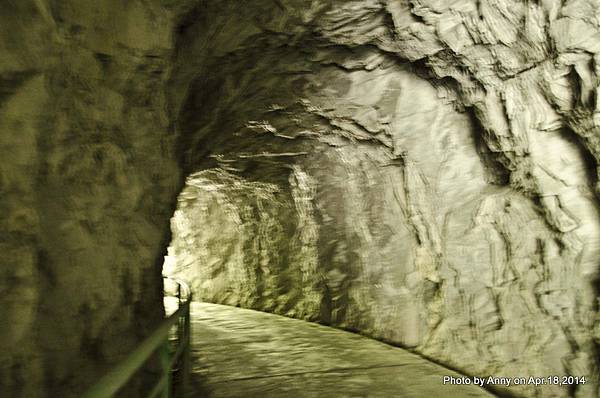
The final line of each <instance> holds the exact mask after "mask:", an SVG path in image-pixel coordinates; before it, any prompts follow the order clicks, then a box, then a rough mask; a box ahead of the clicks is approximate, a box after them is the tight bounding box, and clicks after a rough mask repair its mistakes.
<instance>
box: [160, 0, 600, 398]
mask: <svg viewBox="0 0 600 398" xmlns="http://www.w3.org/2000/svg"><path fill="white" fill-rule="evenodd" d="M309 3H310V4H309ZM236 7H237V6H236V3H235V2H220V3H219V6H218V7H216V6H215V5H214V4H212V3H211V2H207V3H205V4H204V5H203V7H202V8H201V9H197V10H195V11H194V12H193V13H192V14H190V19H189V22H188V23H187V24H186V25H185V26H184V28H183V29H181V30H180V35H179V39H178V43H179V44H180V45H179V46H178V56H177V59H176V66H175V69H174V70H175V71H176V73H174V76H175V77H174V80H173V90H174V91H178V92H179V93H180V95H179V97H177V99H176V101H175V103H176V104H182V105H183V111H182V113H181V115H180V118H179V126H180V128H181V132H182V135H183V141H182V142H183V143H184V149H185V153H184V155H185V158H186V160H187V161H188V164H190V165H194V166H193V167H192V168H190V171H198V170H205V171H201V172H200V173H198V174H194V177H193V178H190V180H189V181H190V184H189V186H188V188H186V190H185V191H184V195H185V197H186V200H185V205H182V206H181V207H180V211H179V212H178V213H177V216H176V217H175V219H174V223H173V230H174V232H175V239H174V242H173V248H172V252H171V254H172V255H173V257H174V258H173V260H174V261H175V265H174V267H175V269H176V270H177V269H178V267H180V268H179V272H180V273H182V274H183V275H184V276H186V277H188V278H190V279H192V280H193V283H194V285H195V287H196V289H197V290H198V295H199V297H200V298H201V299H204V300H209V301H214V302H221V303H228V304H234V305H242V306H247V307H252V308H257V309H261V310H266V311H274V312H278V313H282V314H286V315H289V316H295V317H301V318H305V319H310V320H316V321H321V322H325V323H331V324H334V325H337V326H341V327H345V328H350V329H353V330H358V331H360V332H363V333H366V334H368V335H371V336H374V337H377V338H381V339H385V340H388V341H391V342H395V343H398V344H401V345H404V346H407V347H411V348H413V349H414V350H415V351H417V352H419V353H421V354H423V355H426V356H429V357H431V358H433V359H435V360H437V361H440V362H442V363H445V364H447V365H449V366H452V367H455V368H458V369H461V370H463V371H465V372H467V373H470V374H473V375H481V374H484V375H489V374H492V375H505V376H529V375H550V374H559V375H560V374H570V375H585V376H586V377H587V381H588V382H587V383H586V384H585V385H580V386H577V387H574V388H560V387H544V388H543V389H535V388H534V387H531V386H527V387H513V388H511V389H510V391H509V392H511V393H515V394H518V395H523V396H533V395H535V394H544V395H546V394H550V395H553V396H554V395H555V396H567V395H575V396H581V397H583V396H589V397H592V396H597V395H598V376H597V375H598V373H599V372H598V364H599V358H598V344H599V330H600V323H599V317H598V305H599V303H598V295H599V294H598V254H599V253H598V249H599V243H600V242H599V239H600V228H599V223H598V213H597V211H598V210H597V208H598V206H597V198H596V194H597V189H596V184H597V180H598V177H597V172H596V170H595V168H596V166H597V159H598V157H597V146H596V143H595V140H596V137H597V136H598V121H597V120H595V118H596V119H597V116H596V117H595V116H594V115H597V114H598V113H597V110H598V109H597V101H596V95H597V94H596V93H597V87H598V86H599V83H598V79H597V71H596V62H597V56H596V55H595V54H596V53H597V52H598V50H599V49H597V48H596V47H595V46H596V43H597V38H598V34H599V33H598V29H597V25H598V20H597V18H596V17H595V15H597V12H598V11H597V10H598V6H597V5H596V4H595V3H594V2H592V1H569V2H553V1H544V2H536V3H534V2H527V3H524V2H516V1H514V2H513V1H495V2H475V1H455V2H439V1H312V2H305V3H302V2H290V1H277V2H270V1H255V2H253V3H252V7H249V8H248V10H247V13H245V14H244V15H241V14H236V13H233V12H229V11H230V10H235V9H236ZM200 14H201V15H202V17H200ZM195 37H199V38H203V37H210V38H211V40H210V41H208V42H207V41H206V40H202V39H198V40H195V39H194V38H195ZM209 72H210V73H209ZM184 88H185V89H186V90H187V92H188V96H187V97H184V96H182V95H181V93H182V92H183V91H184ZM240 190H242V191H245V193H243V194H241V193H240V192H239V191H240ZM194 198H196V199H194ZM266 202H270V203H272V205H271V206H266V204H265V203H266ZM215 204H219V209H220V210H216V209H217V206H216V205H215ZM212 217H215V218H212ZM215 224H216V225H219V226H221V228H206V227H203V226H209V225H215ZM224 231H226V232H227V233H225V232H224ZM225 236H227V238H224V237H225ZM184 266H185V267H186V268H185V269H183V267H184ZM176 272H177V271H176Z"/></svg>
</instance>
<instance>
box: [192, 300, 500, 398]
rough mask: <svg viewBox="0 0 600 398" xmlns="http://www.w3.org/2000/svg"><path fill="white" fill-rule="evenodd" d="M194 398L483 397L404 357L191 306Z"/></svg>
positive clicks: (320, 331)
mask: <svg viewBox="0 0 600 398" xmlns="http://www.w3.org/2000/svg"><path fill="white" fill-rule="evenodd" d="M192 328H193V339H192V357H193V371H194V389H195V392H194V394H193V395H192V396H194V397H210V398H218V397H228V398H229V397H244V398H252V397H261V398H262V397H286V398H287V397H327V398H335V397H490V396H492V395H491V394H490V393H488V392H486V391H484V390H482V389H479V388H477V387H473V386H450V385H444V384H443V382H442V380H443V376H445V375H453V376H455V377H459V375H457V374H455V373H453V372H451V371H449V370H447V369H445V368H443V367H440V366H438V365H435V364H432V363H430V362H428V361H426V360H424V359H422V358H420V357H418V356H415V355H413V354H411V353H409V352H407V351H405V350H402V349H399V348H395V347H392V346H389V345H387V344H383V343H380V342H378V341H375V340H372V339H369V338H366V337H363V336H359V335H356V334H352V333H348V332H344V331H340V330H337V329H333V328H328V327H325V326H321V325H317V324H312V323H308V322H303V321H299V320H295V319H289V318H285V317H281V316H278V315H272V314H266V313H262V312H256V311H251V310H245V309H240V308H233V307H227V306H222V305H216V304H205V303H194V304H193V306H192Z"/></svg>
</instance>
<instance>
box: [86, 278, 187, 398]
mask: <svg viewBox="0 0 600 398" xmlns="http://www.w3.org/2000/svg"><path fill="white" fill-rule="evenodd" d="M165 280H171V281H174V282H175V283H176V284H177V294H176V297H177V298H178V308H177V311H175V312H174V313H173V314H172V315H170V316H169V317H168V318H167V319H165V320H164V321H163V322H162V323H161V324H160V325H159V326H158V327H157V328H156V329H155V330H154V332H153V333H152V334H151V335H150V336H148V337H147V338H146V339H145V340H144V341H142V343H141V344H140V345H139V346H138V347H137V348H136V349H135V350H134V351H133V352H132V353H131V354H130V355H129V356H128V357H127V358H125V359H124V360H123V361H122V362H120V363H119V364H117V365H116V366H115V367H114V368H112V369H111V370H110V371H109V372H108V373H107V374H106V375H104V377H102V378H101V379H100V380H99V381H98V382H97V383H96V384H95V385H94V386H93V387H92V388H91V389H90V390H88V391H87V393H86V394H84V395H83V397H84V398H109V397H112V396H114V394H116V393H117V392H118V391H119V390H120V389H121V388H123V387H124V386H125V385H126V384H127V382H128V381H129V380H130V379H131V378H132V377H133V376H134V375H135V374H136V373H137V371H138V370H140V369H141V368H142V367H143V366H144V365H145V364H146V363H147V362H148V360H149V359H150V357H152V356H153V355H154V354H155V353H159V354H160V359H161V361H160V362H161V368H162V375H161V377H160V379H159V380H158V382H157V383H156V384H155V385H154V386H153V387H152V388H151V390H150V392H149V394H148V395H147V397H148V398H155V397H161V398H171V397H172V396H173V392H174V391H176V392H177V394H176V395H177V396H179V397H184V396H186V394H188V393H189V384H190V383H189V381H190V380H189V378H190V371H191V369H190V332H191V325H190V302H191V300H192V294H191V291H190V289H189V287H188V286H187V285H186V284H185V283H184V282H182V281H179V280H173V279H170V278H165ZM175 326H177V330H176V334H175V336H173V328H174V327H175ZM170 337H171V338H172V337H175V341H176V343H177V344H176V347H175V349H174V350H173V348H172V346H173V345H172V344H171V341H170ZM174 374H176V375H177V383H174V382H173V376H174ZM174 387H175V388H174Z"/></svg>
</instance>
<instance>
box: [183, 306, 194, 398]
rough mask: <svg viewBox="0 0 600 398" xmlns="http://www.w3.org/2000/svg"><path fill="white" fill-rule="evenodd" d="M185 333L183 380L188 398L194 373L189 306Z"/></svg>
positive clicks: (185, 320)
mask: <svg viewBox="0 0 600 398" xmlns="http://www.w3.org/2000/svg"><path fill="white" fill-rule="evenodd" d="M189 299H190V300H191V297H189ZM183 333H184V337H183V338H184V342H183V344H185V348H184V351H183V378H182V387H183V394H182V397H184V398H185V397H187V396H188V394H189V392H190V374H191V373H192V366H191V358H190V356H191V355H190V354H191V353H190V351H191V348H192V347H191V335H192V325H191V320H190V307H189V306H188V307H187V309H186V311H185V315H184V327H183Z"/></svg>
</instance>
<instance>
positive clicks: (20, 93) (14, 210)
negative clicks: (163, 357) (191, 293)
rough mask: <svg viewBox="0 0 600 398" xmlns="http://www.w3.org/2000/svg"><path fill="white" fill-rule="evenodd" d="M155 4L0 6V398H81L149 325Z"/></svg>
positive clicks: (164, 116) (159, 74) (158, 241)
mask: <svg viewBox="0 0 600 398" xmlns="http://www.w3.org/2000/svg"><path fill="white" fill-rule="evenodd" d="M168 3H169V2H168V1H150V2H148V1H131V2H122V1H113V0H106V1H28V0H18V1H3V2H2V4H1V5H0V214H2V217H1V218H0V248H1V250H0V258H1V260H0V263H1V264H2V266H1V268H0V270H1V275H2V277H1V278H0V291H1V292H2V294H0V307H1V308H2V317H1V318H2V319H1V321H0V322H1V323H0V396H4V397H20V396H23V397H49V396H52V397H69V396H81V393H82V392H83V390H84V389H85V388H86V387H88V386H89V385H90V384H91V383H93V382H94V381H96V380H97V379H98V378H99V377H100V376H101V375H102V374H103V373H104V372H105V371H106V370H107V368H108V367H110V366H111V365H114V364H115V363H116V362H117V361H118V360H119V359H120V358H122V357H123V356H124V355H126V354H127V353H128V352H130V350H131V349H132V347H134V345H135V344H136V343H137V342H139V341H140V339H141V338H142V337H144V336H145V335H147V333H148V331H149V330H150V328H151V327H152V326H154V325H155V324H156V323H157V322H158V321H159V320H160V319H161V318H162V313H163V309H162V300H161V297H162V294H161V291H162V288H161V286H162V280H161V276H160V275H161V271H160V267H161V261H158V260H159V259H162V254H163V251H164V248H165V246H166V242H168V239H169V238H168V235H169V231H168V223H169V222H168V220H169V218H170V216H171V215H172V211H173V207H174V202H175V198H176V195H177V193H178V190H179V188H180V185H181V182H180V179H181V177H180V172H179V165H178V164H177V161H176V155H175V133H174V130H173V128H172V120H171V116H170V114H169V113H168V111H167V108H168V107H167V94H166V91H165V84H166V82H167V80H168V77H169V65H170V60H171V54H172V49H173V46H174V39H173V34H174V31H175V26H176V25H177V15H179V14H180V13H181V12H183V11H184V10H183V9H181V8H180V7H181V6H182V5H183V3H181V2H177V3H180V5H178V6H177V7H175V6H173V4H174V3H175V2H170V3H173V4H168ZM188 3H189V2H188ZM135 388H136V387H135V386H133V389H132V390H129V391H128V393H126V394H129V395H128V396H135V395H137V394H136V392H135V391H136V389H135Z"/></svg>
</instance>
